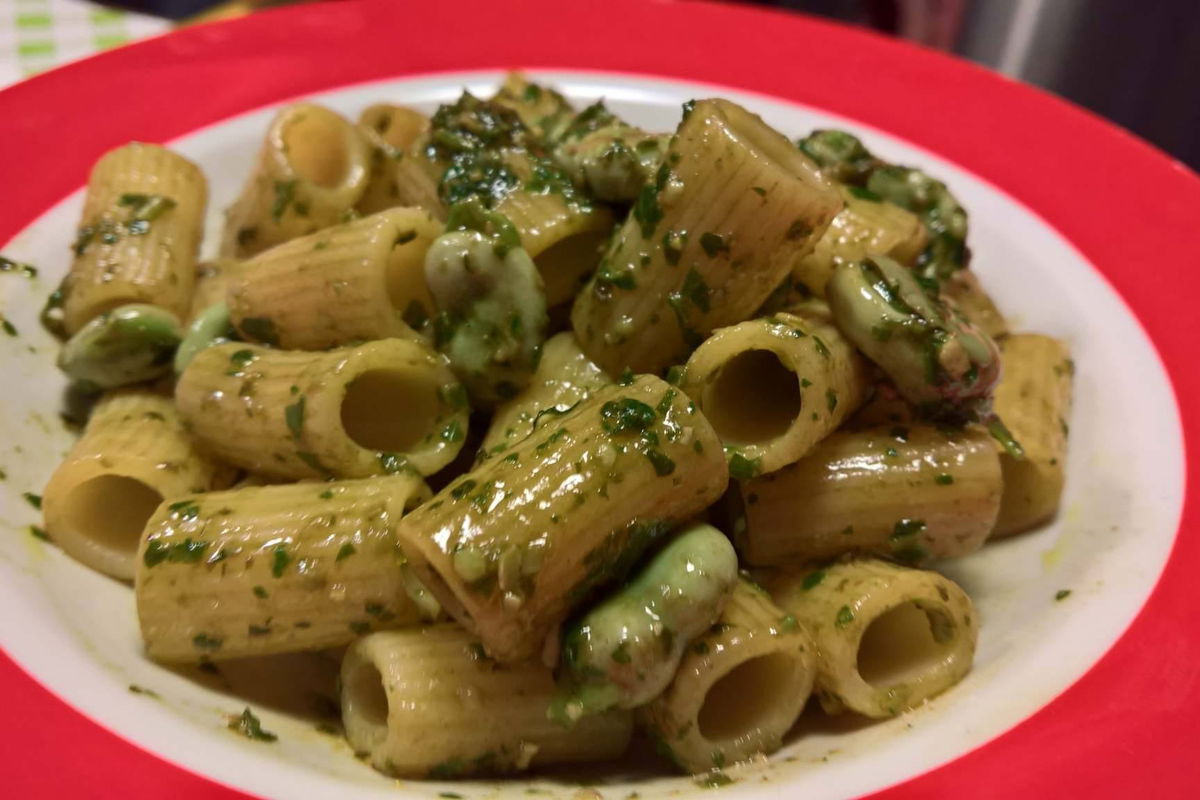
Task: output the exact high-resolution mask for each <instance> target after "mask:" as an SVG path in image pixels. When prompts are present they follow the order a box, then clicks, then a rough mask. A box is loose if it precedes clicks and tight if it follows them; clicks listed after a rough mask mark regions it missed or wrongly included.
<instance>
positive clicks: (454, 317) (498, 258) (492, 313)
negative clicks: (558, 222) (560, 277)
mask: <svg viewBox="0 0 1200 800" xmlns="http://www.w3.org/2000/svg"><path fill="white" fill-rule="evenodd" d="M446 227H447V233H445V234H443V235H442V236H440V237H438V238H437V239H436V240H435V241H434V243H433V244H432V245H431V246H430V248H429V252H428V253H427V254H426V256H425V277H426V281H427V283H428V285H429V291H430V292H431V293H432V294H433V297H434V300H435V301H436V303H437V306H438V315H437V318H436V319H435V320H434V343H435V344H436V345H437V347H438V349H439V350H440V351H441V352H442V353H444V354H445V355H446V357H447V358H448V359H449V360H450V365H451V367H452V368H453V369H454V371H455V373H456V374H457V375H458V377H459V379H460V380H462V382H463V384H464V385H466V387H467V391H468V392H469V393H470V394H471V398H472V400H473V401H474V402H475V404H476V405H479V406H483V407H491V406H494V405H496V404H497V403H499V402H500V401H502V400H506V399H508V398H511V397H512V396H514V395H515V394H516V393H517V392H518V391H520V390H521V388H522V387H524V386H525V385H526V384H527V383H529V380H530V378H531V377H532V376H533V371H534V370H535V369H536V368H537V363H538V359H539V358H540V357H541V352H542V342H543V341H544V340H545V338H546V328H547V326H548V324H549V322H548V319H547V316H546V296H545V292H544V291H543V287H542V278H541V276H540V275H539V274H538V271H537V267H536V266H534V263H533V260H532V259H531V258H530V257H529V254H528V253H526V252H525V250H524V249H523V248H522V247H521V246H520V237H519V235H518V234H517V232H516V230H515V229H514V228H513V227H512V224H511V223H510V222H508V220H507V219H506V218H504V217H503V216H502V215H500V214H498V213H496V212H494V211H487V210H485V209H483V207H482V206H481V205H478V204H476V203H463V204H459V205H457V206H455V207H454V208H452V209H451V211H450V214H449V218H448V221H447V225H446Z"/></svg>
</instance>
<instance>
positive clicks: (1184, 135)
mask: <svg viewBox="0 0 1200 800" xmlns="http://www.w3.org/2000/svg"><path fill="white" fill-rule="evenodd" d="M756 4H758V5H764V6H774V7H777V8H786V9H794V10H797V11H804V12H807V13H810V14H816V15H820V16H825V17H831V18H834V19H838V20H842V21H844V22H849V23H853V24H857V25H863V26H866V27H871V28H874V29H876V30H878V31H881V32H886V33H890V34H893V35H897V36H901V37H903V38H906V39H910V40H913V41H916V42H920V43H922V44H925V45H927V46H929V47H934V48H937V49H941V50H946V51H949V52H952V53H956V54H958V55H960V56H963V57H965V58H969V59H971V60H973V61H977V62H979V63H981V64H984V65H986V66H988V67H990V68H992V69H995V70H998V71H1000V72H1003V73H1005V74H1006V75H1009V76H1010V77H1013V78H1017V79H1019V80H1022V81H1025V82H1027V83H1032V84H1035V85H1037V86H1040V87H1042V88H1044V89H1048V90H1050V91H1051V92H1054V93H1055V94H1058V95H1061V96H1063V97H1065V98H1067V99H1069V100H1071V101H1073V102H1075V103H1078V104H1079V105H1082V106H1084V107H1086V108H1089V109H1091V110H1092V111H1095V112H1096V113H1097V114H1101V115H1103V116H1105V117H1108V118H1109V119H1111V120H1113V121H1114V122H1116V123H1118V124H1120V125H1122V126H1124V127H1126V128H1128V129H1129V130H1131V131H1134V132H1135V133H1137V134H1138V135H1139V136H1142V137H1143V138H1145V139H1148V140H1150V141H1151V142H1153V143H1155V144H1156V145H1158V146H1159V147H1161V148H1162V149H1163V150H1166V151H1167V152H1169V153H1171V154H1172V155H1174V156H1175V157H1176V158H1178V159H1179V160H1181V161H1183V162H1184V163H1186V164H1188V165H1189V166H1190V167H1191V168H1192V169H1194V170H1200V0H759V2H757V3H756Z"/></svg>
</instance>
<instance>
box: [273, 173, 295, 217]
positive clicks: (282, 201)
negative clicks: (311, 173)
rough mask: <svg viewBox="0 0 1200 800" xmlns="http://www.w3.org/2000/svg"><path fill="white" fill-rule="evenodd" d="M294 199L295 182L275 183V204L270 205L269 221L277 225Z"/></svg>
mask: <svg viewBox="0 0 1200 800" xmlns="http://www.w3.org/2000/svg"><path fill="white" fill-rule="evenodd" d="M295 198H296V182H295V181H275V202H274V203H272V204H271V219H273V220H275V222H276V223H278V222H279V221H280V220H281V219H283V213H284V212H285V211H287V207H288V206H289V205H291V204H292V201H293V200H295Z"/></svg>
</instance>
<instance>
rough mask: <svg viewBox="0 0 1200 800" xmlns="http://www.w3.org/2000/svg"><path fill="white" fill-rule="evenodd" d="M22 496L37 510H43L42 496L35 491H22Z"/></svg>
mask: <svg viewBox="0 0 1200 800" xmlns="http://www.w3.org/2000/svg"><path fill="white" fill-rule="evenodd" d="M21 497H24V498H25V502H26V503H29V505H31V506H33V507H34V508H36V509H37V510H39V511H41V510H42V496H41V495H40V494H34V493H33V492H21Z"/></svg>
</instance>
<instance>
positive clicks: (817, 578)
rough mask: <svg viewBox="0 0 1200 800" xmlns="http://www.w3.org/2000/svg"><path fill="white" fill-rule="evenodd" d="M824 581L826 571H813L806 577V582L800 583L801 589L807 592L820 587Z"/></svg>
mask: <svg viewBox="0 0 1200 800" xmlns="http://www.w3.org/2000/svg"><path fill="white" fill-rule="evenodd" d="M823 580H825V570H823V569H817V570H813V571H812V572H810V573H808V574H807V575H805V576H804V580H802V581H800V588H801V589H803V590H804V591H806V592H807V591H808V590H809V589H814V588H816V587H817V586H819V585H820V584H821V581H823Z"/></svg>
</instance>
